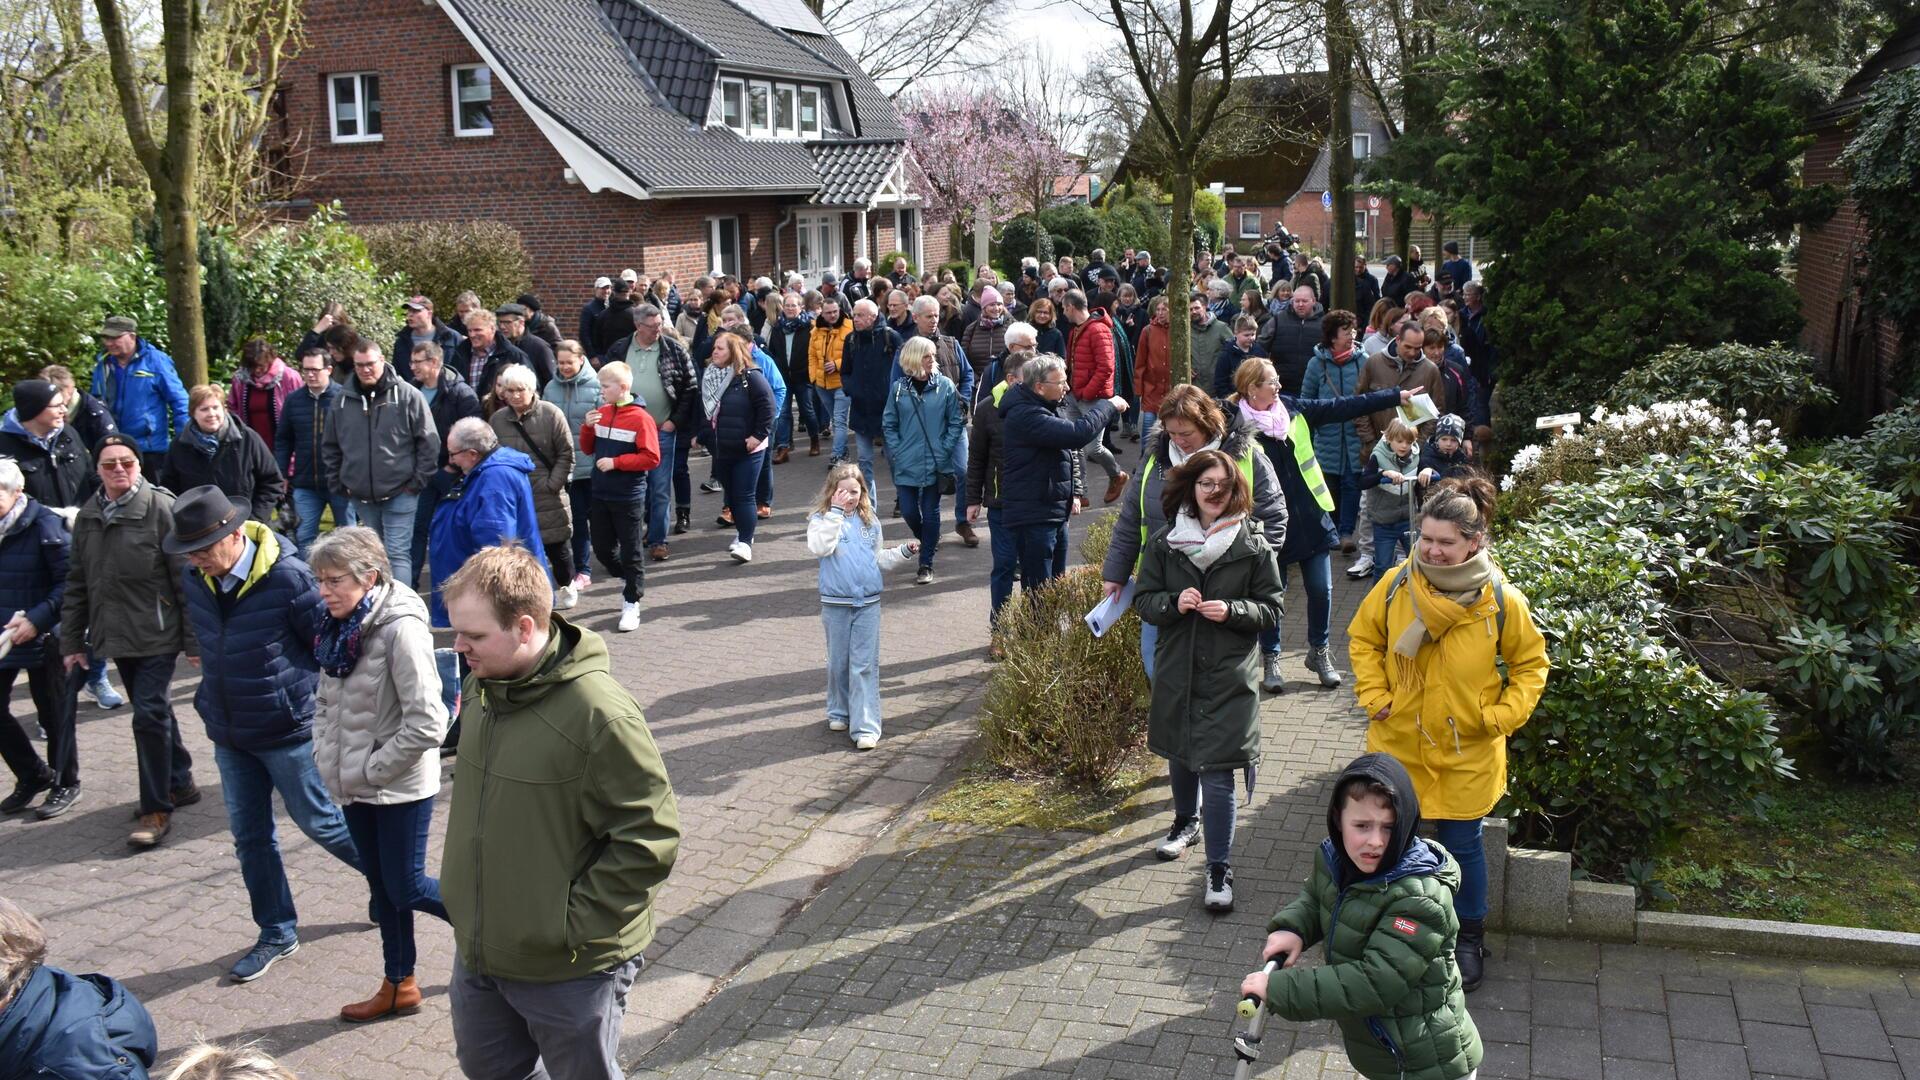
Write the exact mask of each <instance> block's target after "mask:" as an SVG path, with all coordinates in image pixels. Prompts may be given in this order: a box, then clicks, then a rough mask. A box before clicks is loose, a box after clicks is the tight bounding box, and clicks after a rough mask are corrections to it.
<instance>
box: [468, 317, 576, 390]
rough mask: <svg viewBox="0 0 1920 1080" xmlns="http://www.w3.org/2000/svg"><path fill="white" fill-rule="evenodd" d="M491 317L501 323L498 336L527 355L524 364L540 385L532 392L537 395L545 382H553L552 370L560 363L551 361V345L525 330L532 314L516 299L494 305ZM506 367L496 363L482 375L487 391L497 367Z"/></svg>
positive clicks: (543, 388) (490, 387)
mask: <svg viewBox="0 0 1920 1080" xmlns="http://www.w3.org/2000/svg"><path fill="white" fill-rule="evenodd" d="M493 317H494V320H495V321H496V322H498V323H499V324H500V336H501V337H502V338H504V339H506V341H507V342H508V343H509V344H511V345H512V346H513V347H514V348H516V349H519V350H520V352H521V353H523V354H524V355H525V356H526V360H525V361H523V363H525V364H526V365H527V366H528V367H530V368H532V369H533V377H534V380H535V381H536V382H538V383H539V384H540V385H539V386H538V387H537V388H536V389H535V390H534V393H535V394H538V393H539V392H540V391H541V390H545V389H546V388H547V384H548V383H550V382H552V381H553V376H554V373H555V372H557V371H559V366H558V365H557V364H555V362H554V358H553V346H551V345H549V344H547V343H546V341H545V340H543V339H542V338H541V337H540V336H539V335H538V334H534V333H531V332H529V331H528V329H527V320H528V319H530V318H532V317H533V311H532V310H531V309H529V308H528V307H527V305H525V304H522V303H519V302H518V301H516V302H514V303H511V304H501V305H500V306H499V307H497V308H495V309H494V311H493ZM505 366H506V365H505V364H501V365H498V366H497V367H496V368H495V370H494V371H493V372H492V373H491V374H488V375H485V376H483V377H484V378H485V379H486V383H487V390H488V392H491V391H492V389H493V376H494V375H497V374H499V369H500V368H504V367H505ZM482 396H485V395H484V394H483V395H482Z"/></svg>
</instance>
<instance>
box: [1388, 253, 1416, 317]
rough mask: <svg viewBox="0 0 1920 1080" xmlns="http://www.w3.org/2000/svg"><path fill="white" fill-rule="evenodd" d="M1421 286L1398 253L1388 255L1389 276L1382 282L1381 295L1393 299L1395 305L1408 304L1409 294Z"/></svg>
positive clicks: (1404, 305) (1403, 305)
mask: <svg viewBox="0 0 1920 1080" xmlns="http://www.w3.org/2000/svg"><path fill="white" fill-rule="evenodd" d="M1419 287H1420V282H1419V280H1418V279H1416V278H1415V277H1414V275H1413V273H1412V272H1411V271H1409V270H1407V269H1406V262H1405V260H1403V259H1401V258H1400V256H1398V255H1389V256H1387V276H1386V277H1385V278H1383V279H1382V280H1381V282H1380V296H1381V297H1382V298H1383V299H1387V300H1391V301H1393V306H1394V307H1406V306H1407V294H1408V293H1410V292H1413V291H1414V290H1416V289H1418V288H1419Z"/></svg>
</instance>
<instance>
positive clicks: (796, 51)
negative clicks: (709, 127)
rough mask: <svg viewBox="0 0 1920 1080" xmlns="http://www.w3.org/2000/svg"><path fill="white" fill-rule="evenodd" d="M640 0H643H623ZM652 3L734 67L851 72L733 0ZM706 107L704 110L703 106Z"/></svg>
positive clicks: (649, 3) (834, 75)
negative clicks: (747, 10) (738, 5)
mask: <svg viewBox="0 0 1920 1080" xmlns="http://www.w3.org/2000/svg"><path fill="white" fill-rule="evenodd" d="M622 2H626V3H635V2H637V0H622ZM645 6H646V7H648V8H651V9H652V10H653V11H654V12H656V13H658V14H659V15H660V16H662V17H664V18H666V19H667V20H669V21H671V22H672V23H673V24H674V25H675V26H678V27H680V28H681V29H682V30H684V31H685V32H686V33H687V34H689V35H691V36H692V37H693V38H694V39H695V40H696V41H699V42H700V43H701V44H702V45H704V46H706V47H707V48H708V49H710V50H712V52H713V54H714V56H715V57H716V58H717V59H718V60H719V61H720V62H721V63H722V64H724V65H726V66H728V67H737V68H748V69H751V70H753V71H757V72H764V73H766V74H769V75H806V76H811V77H813V78H817V79H833V80H839V79H844V78H846V76H847V72H846V71H845V70H844V69H842V68H839V67H836V66H835V65H834V64H832V63H830V62H828V61H827V60H826V59H825V58H823V57H821V56H820V55H819V54H817V53H815V52H813V51H812V50H811V49H808V48H806V47H805V46H803V45H801V44H800V43H799V42H797V41H795V40H794V39H793V38H792V37H790V36H789V35H788V34H786V33H785V32H784V31H781V30H778V29H776V28H774V27H773V26H770V25H768V24H767V23H764V22H761V21H760V20H759V19H756V18H754V17H753V16H752V15H749V14H747V12H746V11H745V10H743V9H741V8H739V7H736V6H734V5H733V4H732V3H731V2H730V0H646V4H645ZM703 112H704V110H703Z"/></svg>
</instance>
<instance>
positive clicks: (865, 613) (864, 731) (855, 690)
mask: <svg viewBox="0 0 1920 1080" xmlns="http://www.w3.org/2000/svg"><path fill="white" fill-rule="evenodd" d="M820 621H821V622H822V623H825V624H826V628H827V719H828V720H830V721H831V720H839V721H842V722H844V723H845V724H846V725H847V734H848V735H851V736H852V737H853V738H856V739H858V738H859V737H860V736H862V735H872V736H874V737H876V738H878V737H879V735H880V604H879V601H875V602H873V603H871V604H863V605H861V606H860V607H853V606H852V605H849V604H821V605H820Z"/></svg>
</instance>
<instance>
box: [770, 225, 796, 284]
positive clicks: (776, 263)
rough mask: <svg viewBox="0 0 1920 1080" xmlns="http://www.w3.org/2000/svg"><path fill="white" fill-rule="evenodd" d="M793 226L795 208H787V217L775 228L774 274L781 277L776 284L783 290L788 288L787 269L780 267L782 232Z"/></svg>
mask: <svg viewBox="0 0 1920 1080" xmlns="http://www.w3.org/2000/svg"><path fill="white" fill-rule="evenodd" d="M791 224H793V207H791V206H789V207H787V216H786V217H783V218H781V219H780V223H779V224H777V225H775V226H774V227H773V272H774V273H776V274H779V275H781V278H782V280H781V281H778V282H775V284H776V285H778V286H780V287H782V288H784V287H785V286H786V281H785V280H784V279H785V277H786V274H785V270H786V268H785V267H783V266H781V265H780V230H781V229H784V228H786V227H787V226H789V225H791Z"/></svg>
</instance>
